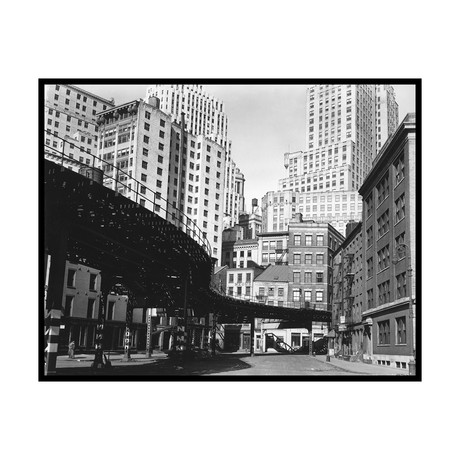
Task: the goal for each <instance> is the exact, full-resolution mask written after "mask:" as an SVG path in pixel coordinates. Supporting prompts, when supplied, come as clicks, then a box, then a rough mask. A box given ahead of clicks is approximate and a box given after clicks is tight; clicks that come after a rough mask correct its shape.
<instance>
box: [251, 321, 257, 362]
mask: <svg viewBox="0 0 460 460" xmlns="http://www.w3.org/2000/svg"><path fill="white" fill-rule="evenodd" d="M255 321H256V320H255V318H254V317H252V318H251V348H250V354H251V356H254V335H255V333H256V331H255V329H256V328H255Z"/></svg>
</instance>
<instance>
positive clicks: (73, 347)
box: [69, 340, 75, 359]
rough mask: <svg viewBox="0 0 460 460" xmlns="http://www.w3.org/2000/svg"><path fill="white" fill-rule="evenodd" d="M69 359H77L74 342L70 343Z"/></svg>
mask: <svg viewBox="0 0 460 460" xmlns="http://www.w3.org/2000/svg"><path fill="white" fill-rule="evenodd" d="M69 358H71V359H73V358H75V342H74V341H73V340H72V342H70V343H69Z"/></svg>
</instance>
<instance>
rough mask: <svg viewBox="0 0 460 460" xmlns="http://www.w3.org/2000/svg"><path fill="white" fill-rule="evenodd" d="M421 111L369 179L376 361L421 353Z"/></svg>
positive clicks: (370, 319) (367, 317)
mask: <svg viewBox="0 0 460 460" xmlns="http://www.w3.org/2000/svg"><path fill="white" fill-rule="evenodd" d="M416 161H417V159H416V117H415V114H408V115H407V116H406V117H405V119H404V120H403V121H402V123H401V125H400V126H399V127H398V129H397V130H396V132H395V133H394V135H393V137H392V138H391V140H390V141H389V142H387V143H386V144H385V145H384V147H383V148H382V150H381V151H380V153H379V155H378V156H377V157H376V158H375V160H374V164H373V168H372V170H371V171H370V173H369V175H368V177H367V178H366V180H365V181H364V183H363V185H362V187H361V189H360V190H359V192H360V194H361V195H362V197H363V202H364V209H363V227H362V234H363V257H364V260H365V264H366V269H365V273H366V280H365V283H364V284H365V287H364V297H363V312H362V317H363V322H365V324H367V325H368V328H369V330H370V334H371V341H370V350H369V355H370V356H371V359H372V361H373V362H374V363H377V364H382V365H386V366H395V367H401V368H407V367H408V366H409V363H410V362H413V360H414V358H415V305H416V297H415V293H416V289H415V288H416V271H415V267H416V243H417V242H416V232H415V225H416V219H415V212H416V211H415V209H416Z"/></svg>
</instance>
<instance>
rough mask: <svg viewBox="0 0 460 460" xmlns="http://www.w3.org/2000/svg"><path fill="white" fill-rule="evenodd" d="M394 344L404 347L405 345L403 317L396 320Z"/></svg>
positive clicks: (404, 322) (404, 318)
mask: <svg viewBox="0 0 460 460" xmlns="http://www.w3.org/2000/svg"><path fill="white" fill-rule="evenodd" d="M396 343H397V344H398V345H405V344H406V343H407V336H406V317H405V316H401V317H399V318H396Z"/></svg>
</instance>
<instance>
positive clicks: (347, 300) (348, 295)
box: [343, 254, 355, 328]
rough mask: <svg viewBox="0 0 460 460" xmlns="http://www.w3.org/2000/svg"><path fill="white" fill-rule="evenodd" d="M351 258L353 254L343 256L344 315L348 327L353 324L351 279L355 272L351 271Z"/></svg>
mask: <svg viewBox="0 0 460 460" xmlns="http://www.w3.org/2000/svg"><path fill="white" fill-rule="evenodd" d="M353 259H354V254H347V255H345V257H344V261H343V263H344V270H343V273H344V315H345V324H346V325H347V326H348V328H350V327H351V326H352V325H353V322H354V318H353V302H354V298H355V297H354V295H353V280H354V277H355V274H354V272H353Z"/></svg>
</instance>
